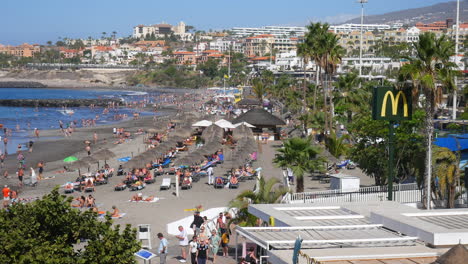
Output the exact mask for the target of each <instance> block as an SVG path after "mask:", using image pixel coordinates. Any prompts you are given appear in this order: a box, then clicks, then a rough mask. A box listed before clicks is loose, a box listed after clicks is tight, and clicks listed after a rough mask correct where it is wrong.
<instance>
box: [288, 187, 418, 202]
mask: <svg viewBox="0 0 468 264" xmlns="http://www.w3.org/2000/svg"><path fill="white" fill-rule="evenodd" d="M422 194H423V192H422V191H421V190H419V189H418V185H417V184H416V183H409V184H399V185H395V186H394V188H393V197H394V201H397V202H400V203H415V202H419V201H421V197H422ZM387 196H388V189H387V186H372V187H364V188H360V189H359V190H358V191H355V192H343V191H341V190H329V191H319V192H303V193H292V194H290V193H288V194H286V195H285V196H284V197H283V199H282V201H281V202H282V203H343V202H364V201H386V200H387Z"/></svg>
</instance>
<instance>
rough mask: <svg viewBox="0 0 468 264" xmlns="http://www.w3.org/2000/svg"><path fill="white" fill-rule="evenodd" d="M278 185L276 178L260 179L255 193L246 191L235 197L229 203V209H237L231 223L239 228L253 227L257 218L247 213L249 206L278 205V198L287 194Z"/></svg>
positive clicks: (284, 189)
mask: <svg viewBox="0 0 468 264" xmlns="http://www.w3.org/2000/svg"><path fill="white" fill-rule="evenodd" d="M279 184H280V180H279V179H278V178H270V179H269V180H268V181H265V179H264V178H263V177H261V178H260V180H259V181H258V186H257V189H256V190H255V191H251V190H246V191H243V192H242V193H240V194H239V195H237V197H236V198H235V199H234V200H232V201H231V202H230V203H229V207H230V208H237V210H238V213H237V217H236V218H235V219H233V222H235V223H236V224H238V225H240V226H255V225H256V222H257V217H255V216H254V215H252V214H250V213H249V211H248V207H249V204H272V203H278V202H279V200H280V198H281V197H282V196H283V195H284V194H286V193H287V189H286V188H284V187H280V186H279Z"/></svg>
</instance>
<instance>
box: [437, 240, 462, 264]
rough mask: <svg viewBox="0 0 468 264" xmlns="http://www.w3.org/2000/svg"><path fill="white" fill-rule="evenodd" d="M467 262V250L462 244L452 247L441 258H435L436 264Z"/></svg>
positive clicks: (460, 263)
mask: <svg viewBox="0 0 468 264" xmlns="http://www.w3.org/2000/svg"><path fill="white" fill-rule="evenodd" d="M467 260H468V250H467V249H466V248H465V246H463V245H462V244H458V245H456V246H454V247H452V248H451V249H450V250H449V251H447V252H445V253H444V254H443V255H442V256H440V257H439V258H437V260H436V261H435V263H436V264H462V263H466V262H467Z"/></svg>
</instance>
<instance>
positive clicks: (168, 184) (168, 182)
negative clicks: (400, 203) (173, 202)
mask: <svg viewBox="0 0 468 264" xmlns="http://www.w3.org/2000/svg"><path fill="white" fill-rule="evenodd" d="M170 188H171V178H164V179H163V180H162V183H161V186H160V187H159V189H160V190H169V189H170Z"/></svg>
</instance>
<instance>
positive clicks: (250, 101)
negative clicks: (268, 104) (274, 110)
mask: <svg viewBox="0 0 468 264" xmlns="http://www.w3.org/2000/svg"><path fill="white" fill-rule="evenodd" d="M237 105H239V106H241V105H247V106H250V105H262V102H260V101H259V100H257V99H252V98H244V99H242V100H240V101H239V102H237Z"/></svg>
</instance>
